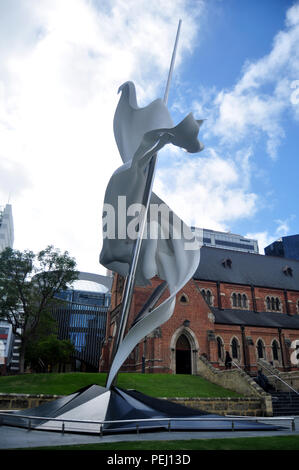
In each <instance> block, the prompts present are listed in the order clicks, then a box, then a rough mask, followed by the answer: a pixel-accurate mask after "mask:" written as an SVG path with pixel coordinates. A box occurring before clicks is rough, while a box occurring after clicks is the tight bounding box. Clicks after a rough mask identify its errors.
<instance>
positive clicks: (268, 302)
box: [266, 297, 271, 310]
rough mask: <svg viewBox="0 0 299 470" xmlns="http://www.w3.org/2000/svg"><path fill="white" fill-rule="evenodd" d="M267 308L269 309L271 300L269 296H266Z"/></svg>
mask: <svg viewBox="0 0 299 470" xmlns="http://www.w3.org/2000/svg"><path fill="white" fill-rule="evenodd" d="M266 305H267V310H271V300H270V297H266Z"/></svg>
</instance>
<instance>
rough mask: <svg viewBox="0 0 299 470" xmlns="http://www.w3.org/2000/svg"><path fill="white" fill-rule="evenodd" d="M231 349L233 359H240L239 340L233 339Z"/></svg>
mask: <svg viewBox="0 0 299 470" xmlns="http://www.w3.org/2000/svg"><path fill="white" fill-rule="evenodd" d="M231 348H232V358H233V359H238V357H239V354H238V353H239V343H238V340H237V339H236V338H233V339H232V342H231Z"/></svg>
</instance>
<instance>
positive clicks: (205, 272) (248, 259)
mask: <svg viewBox="0 0 299 470" xmlns="http://www.w3.org/2000/svg"><path fill="white" fill-rule="evenodd" d="M226 259H230V260H231V263H229V264H230V266H229V265H228V264H227V263H224V262H223V261H224V260H226ZM286 265H287V266H288V267H290V268H291V272H292V275H289V274H286V272H285V271H284V268H285V266H286ZM193 278H194V279H201V280H207V281H220V282H227V283H233V284H245V285H254V286H261V287H273V288H278V289H288V290H298V291H299V261H296V260H293V259H287V260H286V258H279V257H276V256H266V255H258V254H253V253H245V252H242V251H233V250H226V249H221V248H212V247H207V246H203V247H202V248H201V251H200V262H199V266H198V268H197V270H196V272H195V274H194V276H193Z"/></svg>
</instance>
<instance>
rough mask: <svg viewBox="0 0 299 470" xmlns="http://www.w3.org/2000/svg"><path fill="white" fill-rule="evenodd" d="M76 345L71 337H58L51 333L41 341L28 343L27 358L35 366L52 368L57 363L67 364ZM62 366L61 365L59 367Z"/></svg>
mask: <svg viewBox="0 0 299 470" xmlns="http://www.w3.org/2000/svg"><path fill="white" fill-rule="evenodd" d="M74 352H75V347H74V345H73V344H72V342H71V341H70V340H69V339H58V338H57V337H56V335H50V336H48V337H46V338H43V339H41V340H39V341H37V342H36V341H35V342H32V341H30V342H29V344H28V348H27V349H26V359H27V360H29V361H30V363H31V365H32V366H33V367H34V368H39V367H41V364H43V367H44V368H46V370H48V367H49V366H50V370H52V368H53V366H55V365H56V364H59V366H60V365H61V364H65V363H66V362H68V361H69V360H70V359H71V356H72V355H73V354H74ZM59 368H60V367H59Z"/></svg>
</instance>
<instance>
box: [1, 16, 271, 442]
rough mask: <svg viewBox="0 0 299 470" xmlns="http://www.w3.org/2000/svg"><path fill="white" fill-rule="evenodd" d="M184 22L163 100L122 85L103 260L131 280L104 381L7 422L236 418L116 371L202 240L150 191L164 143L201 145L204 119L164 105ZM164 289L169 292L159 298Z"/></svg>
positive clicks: (188, 270)
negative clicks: (153, 284)
mask: <svg viewBox="0 0 299 470" xmlns="http://www.w3.org/2000/svg"><path fill="white" fill-rule="evenodd" d="M180 25H181V22H180V23H179V28H178V32H177V36H176V42H175V47H174V52H173V56H172V61H171V67H170V72H169V77H168V82H167V86H166V91H165V96H164V100H163V101H162V100H160V99H157V100H155V101H153V102H152V103H150V104H149V105H148V106H146V107H144V108H139V107H138V104H137V99H136V92H135V87H134V84H133V83H132V82H127V83H125V84H124V85H122V86H121V87H120V91H121V97H120V100H119V103H118V106H117V109H116V112H115V116H114V134H115V139H116V143H117V146H118V149H119V153H120V156H121V158H122V160H123V165H122V166H121V167H120V168H118V169H117V170H116V171H115V172H114V174H113V175H112V177H111V179H110V181H109V184H108V186H107V190H106V194H105V201H104V211H103V212H104V213H103V222H104V224H103V228H104V239H103V248H102V252H101V255H100V262H101V264H103V265H104V266H106V267H107V268H108V269H110V270H112V271H114V272H116V273H119V274H120V275H122V276H124V277H126V285H125V290H124V295H123V301H122V310H121V315H120V321H119V325H118V332H117V339H116V342H115V347H114V356H113V361H112V364H111V367H110V371H109V374H108V377H107V383H106V387H100V386H98V385H90V386H89V387H86V388H84V389H82V390H78V391H77V392H75V393H73V394H71V395H68V396H66V397H62V398H59V399H57V400H55V401H54V402H51V403H47V404H44V405H41V406H39V407H37V408H33V409H31V410H24V411H21V412H16V413H15V412H14V413H10V414H9V415H7V414H4V413H2V414H0V419H1V421H2V424H8V425H12V426H20V427H28V425H29V424H28V423H30V426H31V427H32V428H35V429H39V430H46V429H47V430H49V429H51V430H56V431H61V429H63V430H64V431H70V432H80V433H82V432H89V433H93V432H94V433H99V432H100V431H101V432H102V433H113V432H117V433H119V432H128V431H133V430H134V431H135V430H136V429H139V430H149V429H152V430H158V429H169V430H170V428H171V429H172V430H187V429H188V430H210V431H212V430H225V429H232V421H229V420H228V421H227V420H223V419H222V418H221V417H220V416H217V415H211V414H209V413H206V412H202V411H200V410H195V409H190V408H186V407H184V406H181V405H177V404H174V403H171V402H168V401H166V400H160V399H156V398H152V397H149V396H146V395H144V394H142V393H140V392H138V391H135V390H134V391H133V390H122V389H120V388H117V387H116V377H117V373H118V371H119V369H120V367H121V366H122V364H123V362H124V361H125V360H126V358H127V356H128V355H129V354H130V352H131V351H132V349H133V348H134V347H135V345H136V344H138V343H139V341H140V340H142V338H144V337H145V336H146V335H148V334H149V333H150V332H152V331H153V330H154V329H155V328H157V327H158V326H160V325H161V324H162V323H164V322H166V321H167V320H168V319H169V318H170V317H171V315H172V313H173V310H174V306H175V297H176V294H177V293H178V292H179V291H180V290H181V289H182V288H183V286H184V285H185V284H186V283H187V282H188V281H189V279H190V278H191V277H192V275H193V274H194V272H195V270H196V269H197V267H198V264H199V258H200V244H199V242H198V240H196V239H195V236H194V234H193V232H192V231H191V229H190V228H189V227H188V226H186V225H185V224H184V223H183V222H182V221H181V220H180V219H179V218H178V217H177V216H176V214H174V213H173V211H172V210H171V209H170V208H169V207H168V206H167V205H166V204H165V203H164V202H163V201H162V200H161V199H160V198H159V197H158V196H157V195H156V194H154V193H153V192H152V186H153V180H154V175H155V166H156V161H157V153H158V151H159V150H160V149H162V148H163V147H164V146H165V145H166V144H172V145H175V146H178V147H180V148H183V149H184V150H186V151H187V152H191V153H196V152H199V151H201V150H202V149H203V146H202V144H201V143H200V142H199V141H198V139H197V136H198V132H199V127H200V125H201V124H202V121H197V120H195V119H194V117H193V115H192V114H189V115H188V116H187V117H185V119H183V120H182V121H181V122H180V123H179V124H178V125H176V126H174V125H173V122H172V119H171V116H170V114H169V111H168V109H167V97H168V92H169V85H170V79H171V75H172V71H173V65H174V59H175V53H176V48H177V42H178V37H179V31H180ZM161 208H162V211H161ZM152 209H154V210H152ZM157 209H160V211H161V212H162V214H163V215H162V217H161V218H159V217H157V213H159V211H157ZM136 213H137V214H138V215H137V217H136ZM116 234H117V235H116ZM154 276H159V278H160V279H161V280H162V281H163V282H162V283H161V284H160V285H159V287H158V288H157V289H156V290H155V291H154V292H153V294H152V295H151V296H150V298H149V299H148V301H147V302H146V304H145V305H144V307H143V308H142V310H141V311H140V312H139V314H138V315H137V316H136V318H135V319H134V321H133V324H132V325H130V328H129V330H128V332H127V333H126V335H125V331H126V329H127V328H126V327H127V320H128V315H129V311H130V305H131V300H132V294H133V289H134V285H147V284H149V283H150V279H151V278H153V277H154ZM167 290H168V295H167V297H166V299H165V300H164V301H162V302H161V303H160V304H159V300H160V299H161V297H162V295H163V294H164V293H166V291H167ZM103 422H104V423H103ZM101 423H103V424H102V425H101ZM234 428H235V429H236V430H237V429H239V430H251V429H255V430H261V429H267V430H270V429H276V428H275V427H272V426H268V425H265V424H262V423H255V422H253V421H246V420H245V421H238V420H236V421H235V423H234Z"/></svg>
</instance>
